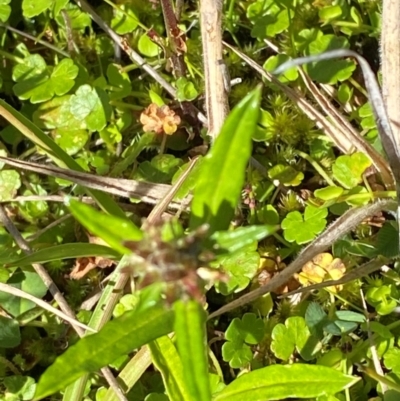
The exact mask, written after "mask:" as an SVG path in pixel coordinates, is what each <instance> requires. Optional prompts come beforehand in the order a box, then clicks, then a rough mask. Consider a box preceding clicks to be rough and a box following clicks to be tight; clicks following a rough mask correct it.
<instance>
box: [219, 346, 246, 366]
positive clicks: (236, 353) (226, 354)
mask: <svg viewBox="0 0 400 401" xmlns="http://www.w3.org/2000/svg"><path fill="white" fill-rule="evenodd" d="M222 359H223V360H224V361H225V362H229V366H230V367H231V368H233V369H239V368H242V367H244V366H246V365H247V364H248V363H250V362H251V360H252V359H253V352H252V350H251V348H250V347H249V346H248V345H246V344H244V343H243V342H241V341H239V342H233V341H227V342H226V343H225V344H224V345H223V346H222Z"/></svg>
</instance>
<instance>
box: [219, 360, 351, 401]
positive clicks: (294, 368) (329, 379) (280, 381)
mask: <svg viewBox="0 0 400 401" xmlns="http://www.w3.org/2000/svg"><path fill="white" fill-rule="evenodd" d="M358 380H359V378H357V377H353V376H349V375H345V374H343V373H341V372H339V371H338V370H336V369H333V368H328V367H326V366H318V365H306V364H300V363H298V364H294V365H273V366H267V367H266V368H262V369H257V370H255V371H253V372H250V373H247V374H244V375H242V376H240V377H239V378H237V379H236V380H234V381H233V382H232V383H231V384H229V385H228V386H226V387H225V388H224V389H223V390H222V391H221V392H220V393H218V394H217V395H216V397H215V398H214V401H228V400H229V401H243V400H246V401H269V400H283V399H286V398H315V397H320V396H323V395H333V394H336V393H338V392H339V391H343V390H344V389H346V388H349V387H350V386H352V385H353V384H354V383H356V382H357V381H358Z"/></svg>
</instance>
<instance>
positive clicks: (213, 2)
mask: <svg viewBox="0 0 400 401" xmlns="http://www.w3.org/2000/svg"><path fill="white" fill-rule="evenodd" d="M222 4H223V1H222V0H200V24H201V39H202V46H203V62H204V80H205V95H206V114H207V120H208V135H210V136H211V138H212V139H215V138H216V137H217V135H218V134H219V132H220V131H221V128H222V126H223V124H224V121H225V119H226V116H227V115H228V112H229V105H228V97H227V88H226V86H225V85H224V82H226V75H224V71H226V70H224V68H226V66H225V64H224V61H223V57H222V28H221V25H222ZM228 79H229V78H228Z"/></svg>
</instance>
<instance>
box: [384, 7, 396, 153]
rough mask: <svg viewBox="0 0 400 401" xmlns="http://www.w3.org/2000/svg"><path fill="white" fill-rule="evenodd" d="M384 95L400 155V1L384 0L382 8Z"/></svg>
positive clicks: (394, 141) (394, 140)
mask: <svg viewBox="0 0 400 401" xmlns="http://www.w3.org/2000/svg"><path fill="white" fill-rule="evenodd" d="M382 21H383V22H382V36H381V60H382V95H383V101H384V103H385V106H386V111H387V114H388V117H389V121H390V125H391V128H392V134H393V143H394V146H396V149H397V153H398V157H399V155H400V1H399V0H383V10H382Z"/></svg>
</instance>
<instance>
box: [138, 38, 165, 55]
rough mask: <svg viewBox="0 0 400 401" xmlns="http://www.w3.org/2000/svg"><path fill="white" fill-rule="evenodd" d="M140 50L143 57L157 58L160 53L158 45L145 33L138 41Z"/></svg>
mask: <svg viewBox="0 0 400 401" xmlns="http://www.w3.org/2000/svg"><path fill="white" fill-rule="evenodd" d="M138 50H139V52H140V53H142V54H143V56H146V57H156V56H158V54H159V53H160V50H161V49H160V47H159V46H158V45H156V44H155V43H154V42H153V41H152V40H151V39H150V38H149V36H148V35H147V34H146V33H144V34H143V35H141V36H140V38H139V41H138Z"/></svg>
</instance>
